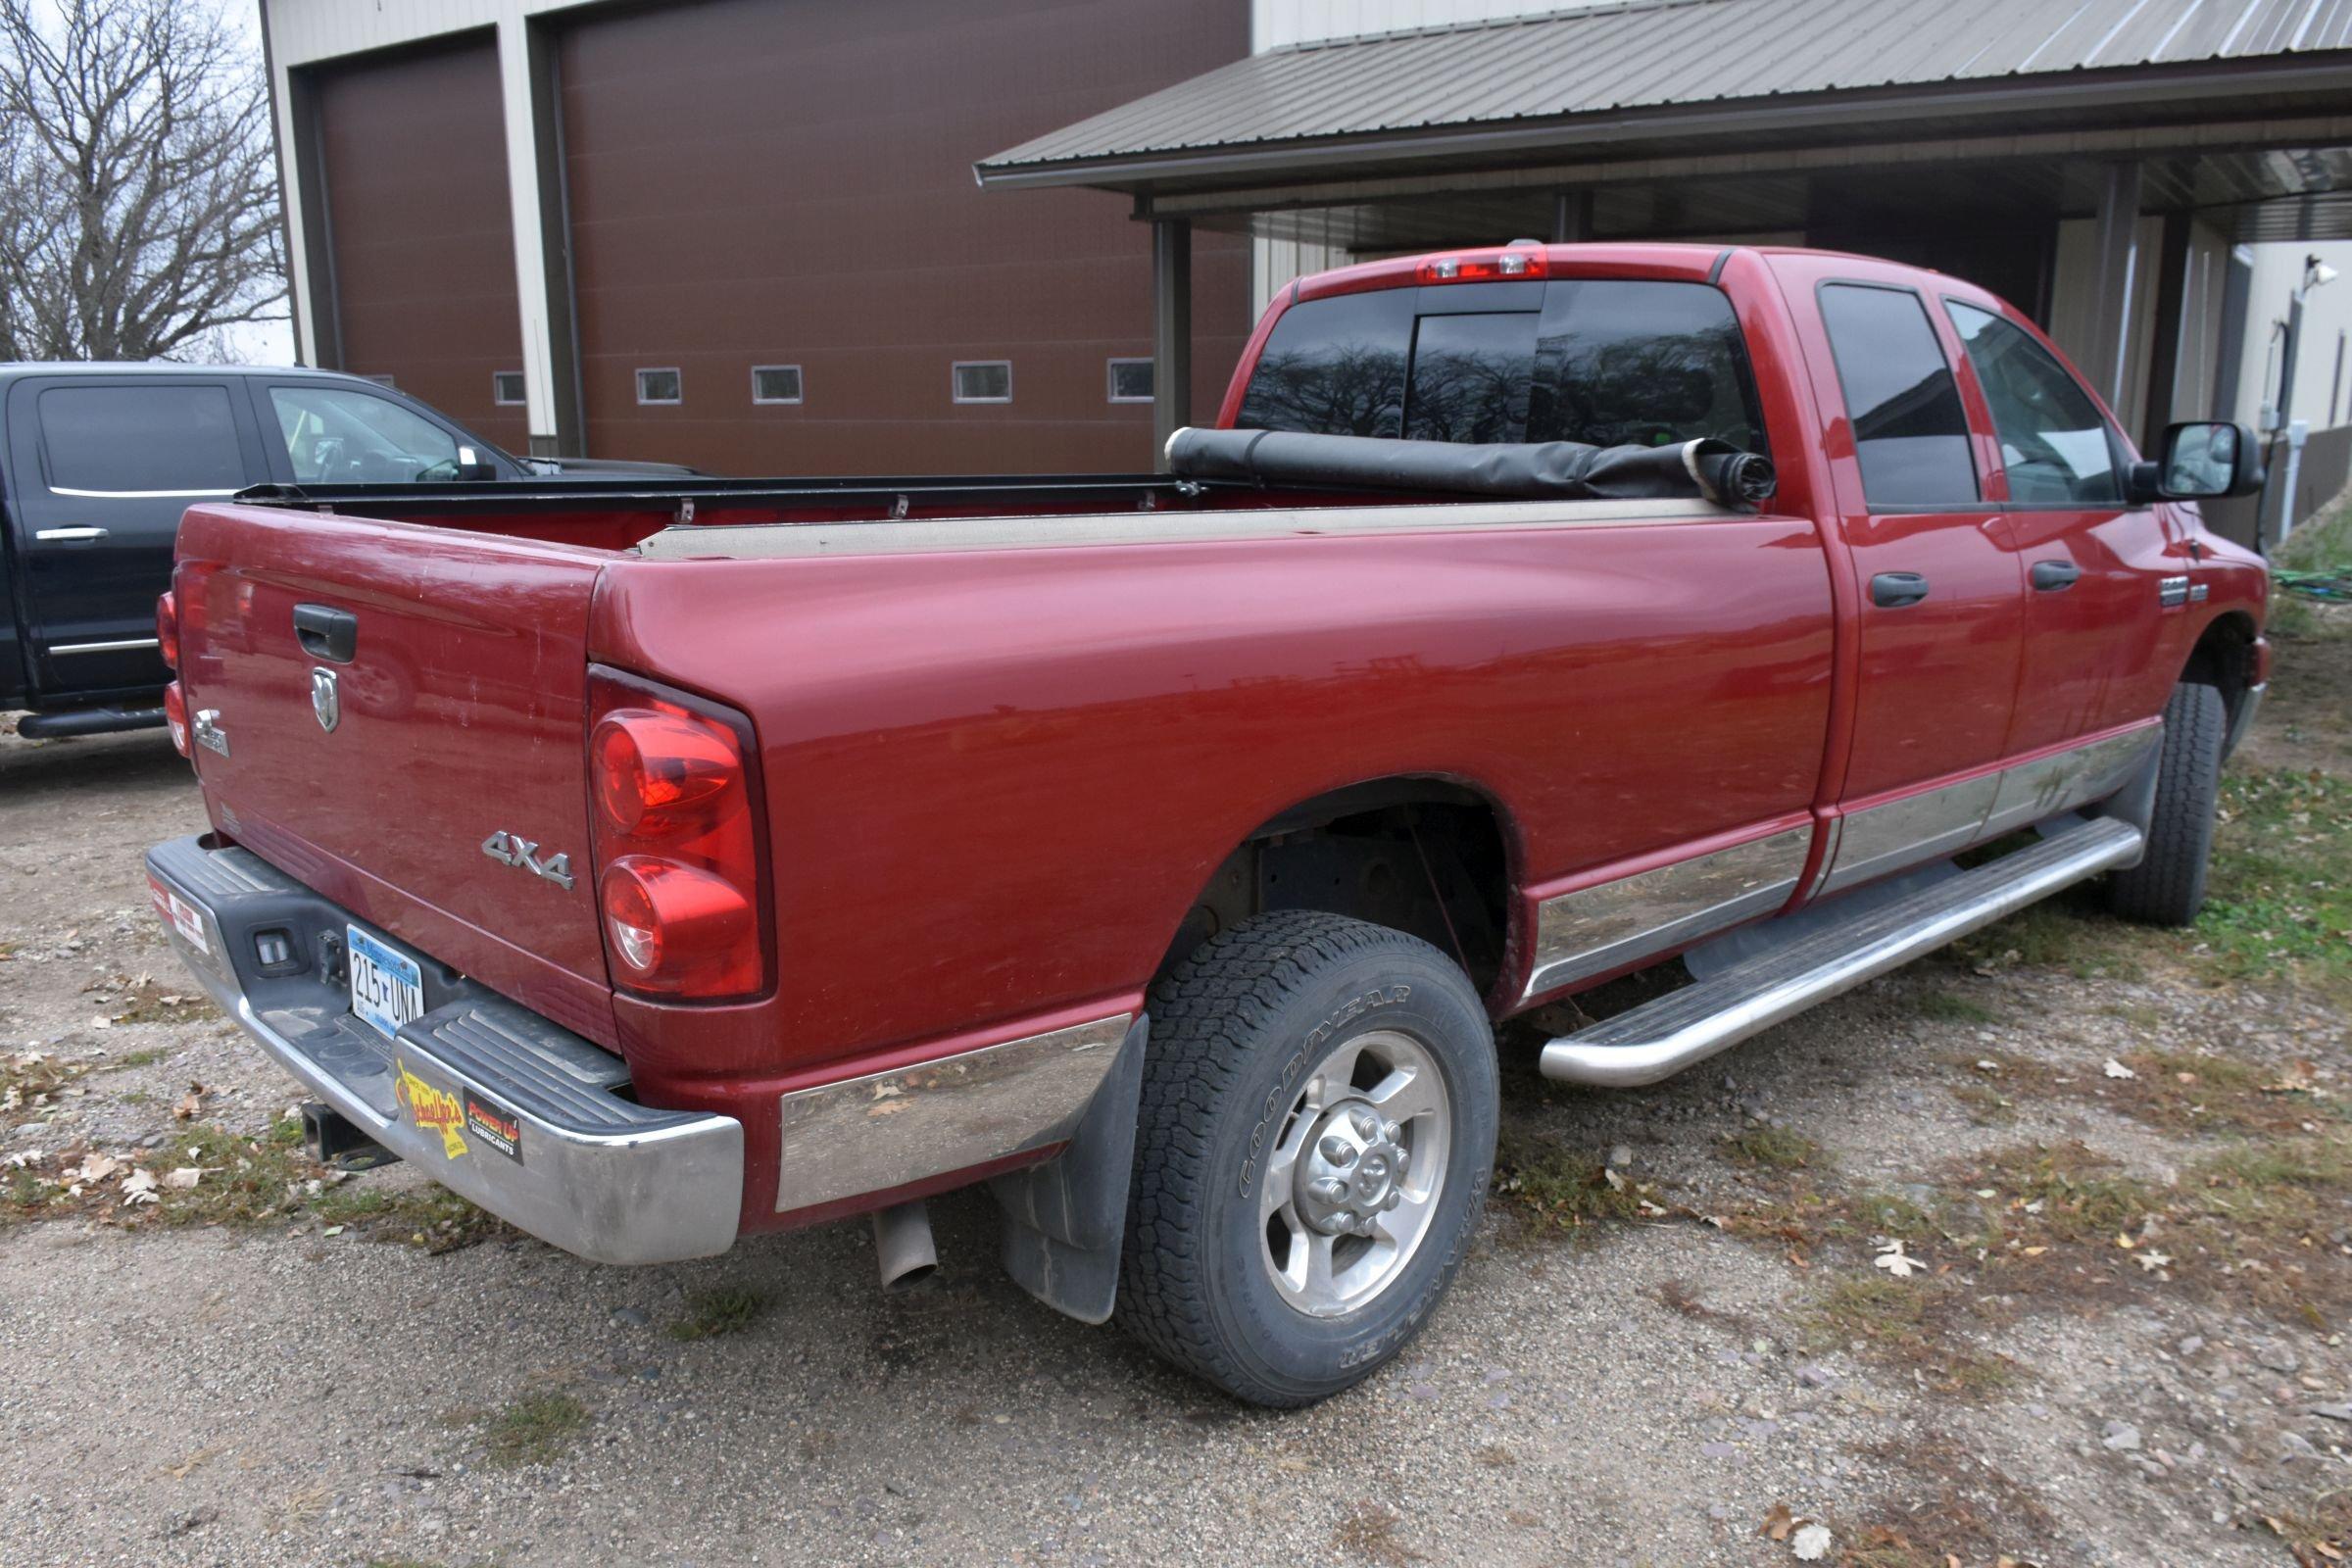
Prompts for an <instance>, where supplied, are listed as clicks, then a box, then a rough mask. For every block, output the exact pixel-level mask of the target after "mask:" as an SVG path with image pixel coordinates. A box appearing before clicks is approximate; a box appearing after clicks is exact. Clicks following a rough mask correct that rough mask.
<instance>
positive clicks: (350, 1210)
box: [310, 1179, 505, 1253]
mask: <svg viewBox="0 0 2352 1568" xmlns="http://www.w3.org/2000/svg"><path fill="white" fill-rule="evenodd" d="M310 1212H311V1214H312V1216H313V1217H314V1218H316V1219H317V1220H318V1221H319V1223H320V1224H322V1225H341V1226H345V1227H348V1228H351V1229H355V1230H358V1231H360V1232H361V1233H362V1234H364V1235H365V1236H367V1237H368V1240H370V1241H376V1242H406V1243H408V1244H409V1245H410V1246H412V1247H421V1248H423V1249H424V1250H426V1251H428V1252H434V1253H440V1252H453V1251H456V1250H458V1249H459V1248H461V1247H470V1246H472V1245H473V1244H474V1243H476V1242H479V1241H485V1240H487V1239H488V1238H489V1237H491V1236H493V1235H495V1234H497V1233H498V1232H499V1231H500V1230H502V1229H504V1228H505V1222H504V1221H502V1220H500V1219H499V1217H498V1216H497V1215H495V1214H493V1213H491V1212H489V1211H488V1210H487V1209H483V1208H477V1207H475V1206H474V1205H473V1204H472V1203H471V1202H469V1201H466V1199H463V1198H461V1197H459V1196H458V1195H457V1194H456V1193H453V1192H451V1191H450V1190H449V1189H448V1188H446V1187H442V1186H438V1185H435V1186H431V1187H426V1188H423V1189H421V1190H418V1191H411V1192H387V1191H386V1190H384V1189H383V1188H381V1187H374V1186H368V1185H367V1184H366V1183H365V1180H364V1179H363V1180H359V1181H347V1182H344V1183H342V1184H341V1185H340V1186H335V1187H329V1188H327V1189H325V1190H324V1191H322V1192H320V1193H319V1196H318V1197H317V1198H314V1199H313V1200H311V1202H310Z"/></svg>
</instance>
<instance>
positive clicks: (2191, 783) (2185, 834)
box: [2107, 685, 2229, 925]
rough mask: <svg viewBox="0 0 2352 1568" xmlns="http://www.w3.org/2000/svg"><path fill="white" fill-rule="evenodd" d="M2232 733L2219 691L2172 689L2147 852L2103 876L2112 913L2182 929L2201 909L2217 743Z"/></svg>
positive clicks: (2217, 791) (2217, 795) (2215, 797)
mask: <svg viewBox="0 0 2352 1568" xmlns="http://www.w3.org/2000/svg"><path fill="white" fill-rule="evenodd" d="M2228 735H2229V708H2228V707H2227V706H2226V705H2225V704H2224V703H2223V702H2222V694H2221V692H2220V691H2218V690H2217V689H2215V688H2214V687H2211V686H2189V685H2180V686H2176V687H2174V688H2173V695H2172V698H2171V700H2170V701H2168V702H2167V703H2166V704H2165V705H2164V746H2163V750H2162V751H2161V752H2159V753H2158V754H2157V758H2156V807H2155V809H2154V811H2153V812H2151V813H2150V815H2149V818H2148V845H2147V853H2146V855H2145V856H2143V857H2142V858H2141V859H2140V862H2139V863H2138V864H2137V865H2135V866H2132V867H2131V869H2130V870H2126V871H2118V872H2116V873H2115V874H2114V875H2112V876H2110V877H2109V878H2108V879H2107V907H2108V908H2109V909H2110V910H2112V911H2113V912H2114V913H2116V914H2119V915H2121V916H2123V917H2124V918H2125V919H2127V920H2139V921H2143V922H2145V923H2146V924H2149V925H2186V924H2188V923H2189V922H2190V921H2192V920H2194V919H2195V918H2196V917H2197V911H2198V910H2200V909H2202V908H2204V907H2205V870H2206V865H2207V862H2208V861H2210V860H2211V858H2212V857H2213V821H2214V811H2215V808H2216V807H2217V806H2218V805H2219V803H2220V799H2221V787H2222V745H2223V742H2224V741H2225V739H2226V738H2227V737H2228Z"/></svg>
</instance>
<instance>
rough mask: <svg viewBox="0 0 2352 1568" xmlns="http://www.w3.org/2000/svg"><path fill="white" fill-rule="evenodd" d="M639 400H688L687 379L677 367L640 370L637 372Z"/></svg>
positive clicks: (662, 401)
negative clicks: (679, 372)
mask: <svg viewBox="0 0 2352 1568" xmlns="http://www.w3.org/2000/svg"><path fill="white" fill-rule="evenodd" d="M637 401H638V402H640V403H683V402H685V401H686V383H685V379H684V378H683V377H682V376H680V375H679V374H678V372H677V371H676V370H675V369H662V370H639V371H638V372H637Z"/></svg>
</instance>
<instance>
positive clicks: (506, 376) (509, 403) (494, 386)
mask: <svg viewBox="0 0 2352 1568" xmlns="http://www.w3.org/2000/svg"><path fill="white" fill-rule="evenodd" d="M490 401H491V402H493V403H495V404H497V405H498V406H499V407H500V408H502V409H514V408H520V407H521V406H522V405H523V403H525V402H526V401H528V400H527V399H525V398H524V396H523V390H522V372H521V371H520V370H493V371H491V372H490Z"/></svg>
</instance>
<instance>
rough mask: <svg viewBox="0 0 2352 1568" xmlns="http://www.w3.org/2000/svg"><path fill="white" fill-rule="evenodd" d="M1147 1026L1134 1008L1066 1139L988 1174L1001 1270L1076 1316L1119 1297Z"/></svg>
mask: <svg viewBox="0 0 2352 1568" xmlns="http://www.w3.org/2000/svg"><path fill="white" fill-rule="evenodd" d="M1151 1033H1152V1018H1151V1014H1149V1013H1141V1012H1139V1013H1137V1014H1136V1017H1135V1022H1134V1023H1132V1024H1130V1025H1129V1026H1128V1029H1127V1037H1126V1038H1125V1039H1124V1040H1122V1041H1121V1042H1120V1043H1119V1056H1118V1060H1116V1061H1115V1062H1113V1063H1112V1064H1111V1068H1110V1072H1109V1073H1108V1074H1107V1075H1106V1076H1105V1077H1104V1078H1103V1083H1102V1086H1101V1087H1100V1088H1098V1089H1097V1090H1096V1091H1095V1098H1094V1099H1093V1100H1092V1101H1091V1102H1089V1103H1088V1104H1087V1107H1086V1112H1085V1114H1084V1115H1083V1116H1081V1117H1080V1118H1079V1121H1078V1131H1077V1132H1076V1133H1075V1134H1074V1135H1073V1136H1072V1137H1071V1139H1070V1143H1069V1147H1068V1148H1067V1149H1064V1150H1063V1151H1062V1152H1060V1153H1059V1154H1058V1155H1056V1156H1055V1157H1054V1158H1053V1159H1050V1160H1048V1161H1047V1162H1046V1163H1044V1164H1043V1165H1033V1166H1031V1167H1029V1168H1028V1169H1026V1170H1018V1171H1013V1172H1011V1173H1010V1174H1008V1175H1005V1176H999V1177H997V1178H995V1179H994V1180H993V1181H991V1182H990V1183H989V1184H988V1185H989V1190H990V1191H991V1192H992V1193H994V1194H995V1195H996V1199H997V1206H998V1208H999V1209H1000V1210H1002V1211H1003V1213H1004V1217H1005V1227H1004V1248H1003V1254H1004V1259H1005V1273H1007V1274H1009V1275H1011V1276H1012V1278H1013V1281H1014V1283H1016V1284H1018V1285H1019V1286H1020V1288H1021V1289H1022V1290H1024V1291H1027V1292H1028V1293H1029V1294H1030V1295H1031V1296H1034V1297H1036V1298H1037V1299H1039V1300H1041V1301H1043V1302H1045V1303H1046V1304H1047V1305H1048V1306H1050V1307H1052V1308H1054V1311H1056V1312H1061V1313H1064V1314H1066V1315H1068V1316H1070V1317H1074V1318H1076V1319H1077V1320H1078V1321H1079V1322H1081V1323H1101V1322H1103V1321H1105V1320H1106V1319H1108V1318H1109V1316H1110V1309H1111V1307H1112V1306H1113V1305H1114V1304H1115V1303H1116V1302H1117V1300H1118V1295H1119V1243H1120V1241H1121V1240H1122V1239H1123V1238H1124V1237H1125V1235H1126V1232H1127V1181H1128V1177H1129V1176H1130V1175H1131V1174H1133V1172H1134V1169H1135V1118H1136V1107H1137V1105H1138V1103H1140V1101H1141V1100H1142V1098H1143V1092H1144V1050H1145V1042H1146V1041H1147V1040H1148V1039H1149V1038H1150V1036H1151Z"/></svg>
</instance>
